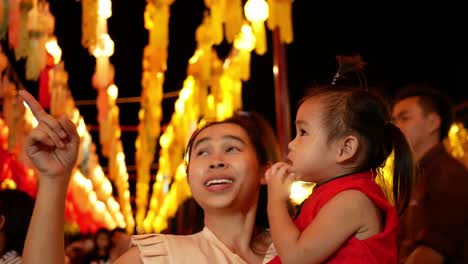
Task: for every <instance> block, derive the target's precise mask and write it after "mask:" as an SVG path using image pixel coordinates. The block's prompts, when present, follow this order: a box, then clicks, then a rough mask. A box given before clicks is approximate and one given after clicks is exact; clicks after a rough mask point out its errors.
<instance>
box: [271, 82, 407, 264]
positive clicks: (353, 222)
mask: <svg viewBox="0 0 468 264" xmlns="http://www.w3.org/2000/svg"><path fill="white" fill-rule="evenodd" d="M296 133H297V135H296V138H295V139H294V140H293V141H292V142H291V143H290V144H289V154H288V159H289V160H290V162H287V163H286V162H279V163H276V164H274V165H273V166H272V167H271V168H270V169H269V170H268V171H267V172H266V173H265V176H266V179H267V183H268V215H269V220H270V228H271V234H272V238H273V244H274V249H276V252H277V254H278V255H277V256H276V257H275V258H274V259H273V260H272V261H270V262H269V263H281V262H282V263H295V264H297V263H322V262H326V263H397V242H396V239H397V237H396V236H397V231H398V213H397V211H396V209H395V208H394V206H392V205H391V204H390V202H389V201H388V200H387V198H386V197H385V195H384V192H383V191H382V189H381V188H380V187H379V186H378V185H377V184H376V183H375V182H374V180H375V177H376V173H377V170H378V169H379V168H381V167H383V165H384V164H385V161H386V159H387V157H388V156H389V155H390V154H391V153H392V151H394V155H395V158H394V174H393V175H394V176H393V177H394V178H393V198H392V197H390V199H391V200H394V203H395V206H396V208H397V209H398V211H399V213H401V212H402V211H403V210H404V209H405V207H406V206H407V204H408V199H409V198H408V197H409V193H410V190H411V182H412V175H413V165H412V164H413V163H412V156H411V150H410V148H409V146H408V143H407V141H406V140H405V137H404V135H403V134H402V133H401V131H400V130H399V129H398V128H397V127H396V126H395V125H393V124H392V123H390V114H389V112H388V111H387V108H386V107H385V105H384V104H383V102H382V101H381V100H380V99H379V98H378V97H377V96H375V95H372V94H371V93H369V92H367V91H364V90H361V89H346V88H337V87H333V88H327V89H323V88H322V89H318V90H316V91H315V92H313V93H312V94H311V95H310V96H308V97H306V98H305V99H304V100H303V101H302V103H301V104H300V107H299V110H298V112H297V117H296ZM295 179H297V180H302V181H310V182H315V183H316V186H315V188H314V191H313V193H312V195H311V196H310V197H309V198H308V199H307V200H306V201H305V202H304V204H303V207H302V209H301V213H300V215H299V216H298V218H297V219H296V220H295V221H294V222H293V220H291V218H290V217H289V214H288V211H287V201H288V197H289V187H290V183H291V181H293V180H295Z"/></svg>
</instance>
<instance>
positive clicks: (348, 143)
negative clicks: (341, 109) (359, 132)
mask: <svg viewBox="0 0 468 264" xmlns="http://www.w3.org/2000/svg"><path fill="white" fill-rule="evenodd" d="M358 149H359V139H358V138H357V137H356V136H354V135H349V136H346V137H344V138H343V139H342V140H340V141H339V142H338V151H337V155H336V161H337V162H338V163H348V162H353V161H355V160H356V159H357V158H358V155H357V154H358Z"/></svg>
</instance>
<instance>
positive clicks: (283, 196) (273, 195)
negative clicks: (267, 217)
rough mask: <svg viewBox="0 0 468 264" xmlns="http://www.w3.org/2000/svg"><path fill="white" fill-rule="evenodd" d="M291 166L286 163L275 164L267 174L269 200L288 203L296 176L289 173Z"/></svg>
mask: <svg viewBox="0 0 468 264" xmlns="http://www.w3.org/2000/svg"><path fill="white" fill-rule="evenodd" d="M290 168H291V165H289V164H288V163H285V162H278V163H275V164H273V166H271V167H270V168H269V169H268V170H267V171H266V172H265V179H266V182H267V184H268V197H269V198H268V199H269V200H270V201H271V199H274V200H279V201H282V202H287V201H288V200H289V195H290V189H291V184H292V182H293V181H294V180H295V177H294V174H293V173H290V172H289V169H290Z"/></svg>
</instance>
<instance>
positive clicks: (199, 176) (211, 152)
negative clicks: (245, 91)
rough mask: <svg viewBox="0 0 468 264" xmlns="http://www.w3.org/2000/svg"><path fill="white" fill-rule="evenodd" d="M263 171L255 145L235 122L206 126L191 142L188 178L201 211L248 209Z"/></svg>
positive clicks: (255, 199) (256, 191) (258, 186)
mask: <svg viewBox="0 0 468 264" xmlns="http://www.w3.org/2000/svg"><path fill="white" fill-rule="evenodd" d="M263 174H264V168H263V166H260V164H259V161H258V158H257V155H256V152H255V148H254V146H253V144H252V142H251V140H250V138H249V136H248V135H247V133H246V131H245V130H244V129H243V128H242V127H240V126H239V125H236V124H230V123H224V124H217V125H213V126H210V127H207V128H205V129H204V130H202V131H201V132H200V133H199V134H198V136H197V137H196V138H195V140H194V141H193V145H192V149H191V153H190V161H189V166H188V180H189V184H190V187H191V190H192V194H193V197H194V199H195V200H196V201H197V202H198V204H200V206H201V207H202V208H203V209H204V210H205V212H209V211H210V210H212V209H216V210H218V211H219V209H225V210H228V211H229V210H231V211H232V210H235V211H239V210H244V209H248V208H250V207H251V206H252V205H253V204H255V203H257V200H258V191H259V188H260V184H261V181H262V179H263Z"/></svg>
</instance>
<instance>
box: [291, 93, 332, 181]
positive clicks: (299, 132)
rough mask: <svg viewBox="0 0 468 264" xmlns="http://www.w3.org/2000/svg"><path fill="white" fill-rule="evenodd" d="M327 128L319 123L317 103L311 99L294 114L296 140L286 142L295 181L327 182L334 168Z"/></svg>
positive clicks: (318, 106) (319, 111) (319, 105)
mask: <svg viewBox="0 0 468 264" xmlns="http://www.w3.org/2000/svg"><path fill="white" fill-rule="evenodd" d="M327 140H328V137H327V129H326V128H325V127H324V125H323V122H322V105H321V102H320V100H318V99H316V98H310V99H308V100H306V101H305V102H304V103H302V105H301V106H300V107H299V110H298V111H297V115H296V137H295V138H294V139H293V140H292V141H291V142H290V143H289V146H288V148H289V153H288V158H289V160H290V161H291V165H292V168H291V172H294V173H295V174H296V177H297V179H298V180H302V181H310V182H315V183H320V182H322V181H324V180H327V178H328V176H327V175H329V171H330V169H332V167H333V166H334V165H336V162H335V155H334V153H335V152H334V144H333V142H332V143H330V144H328V143H327Z"/></svg>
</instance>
